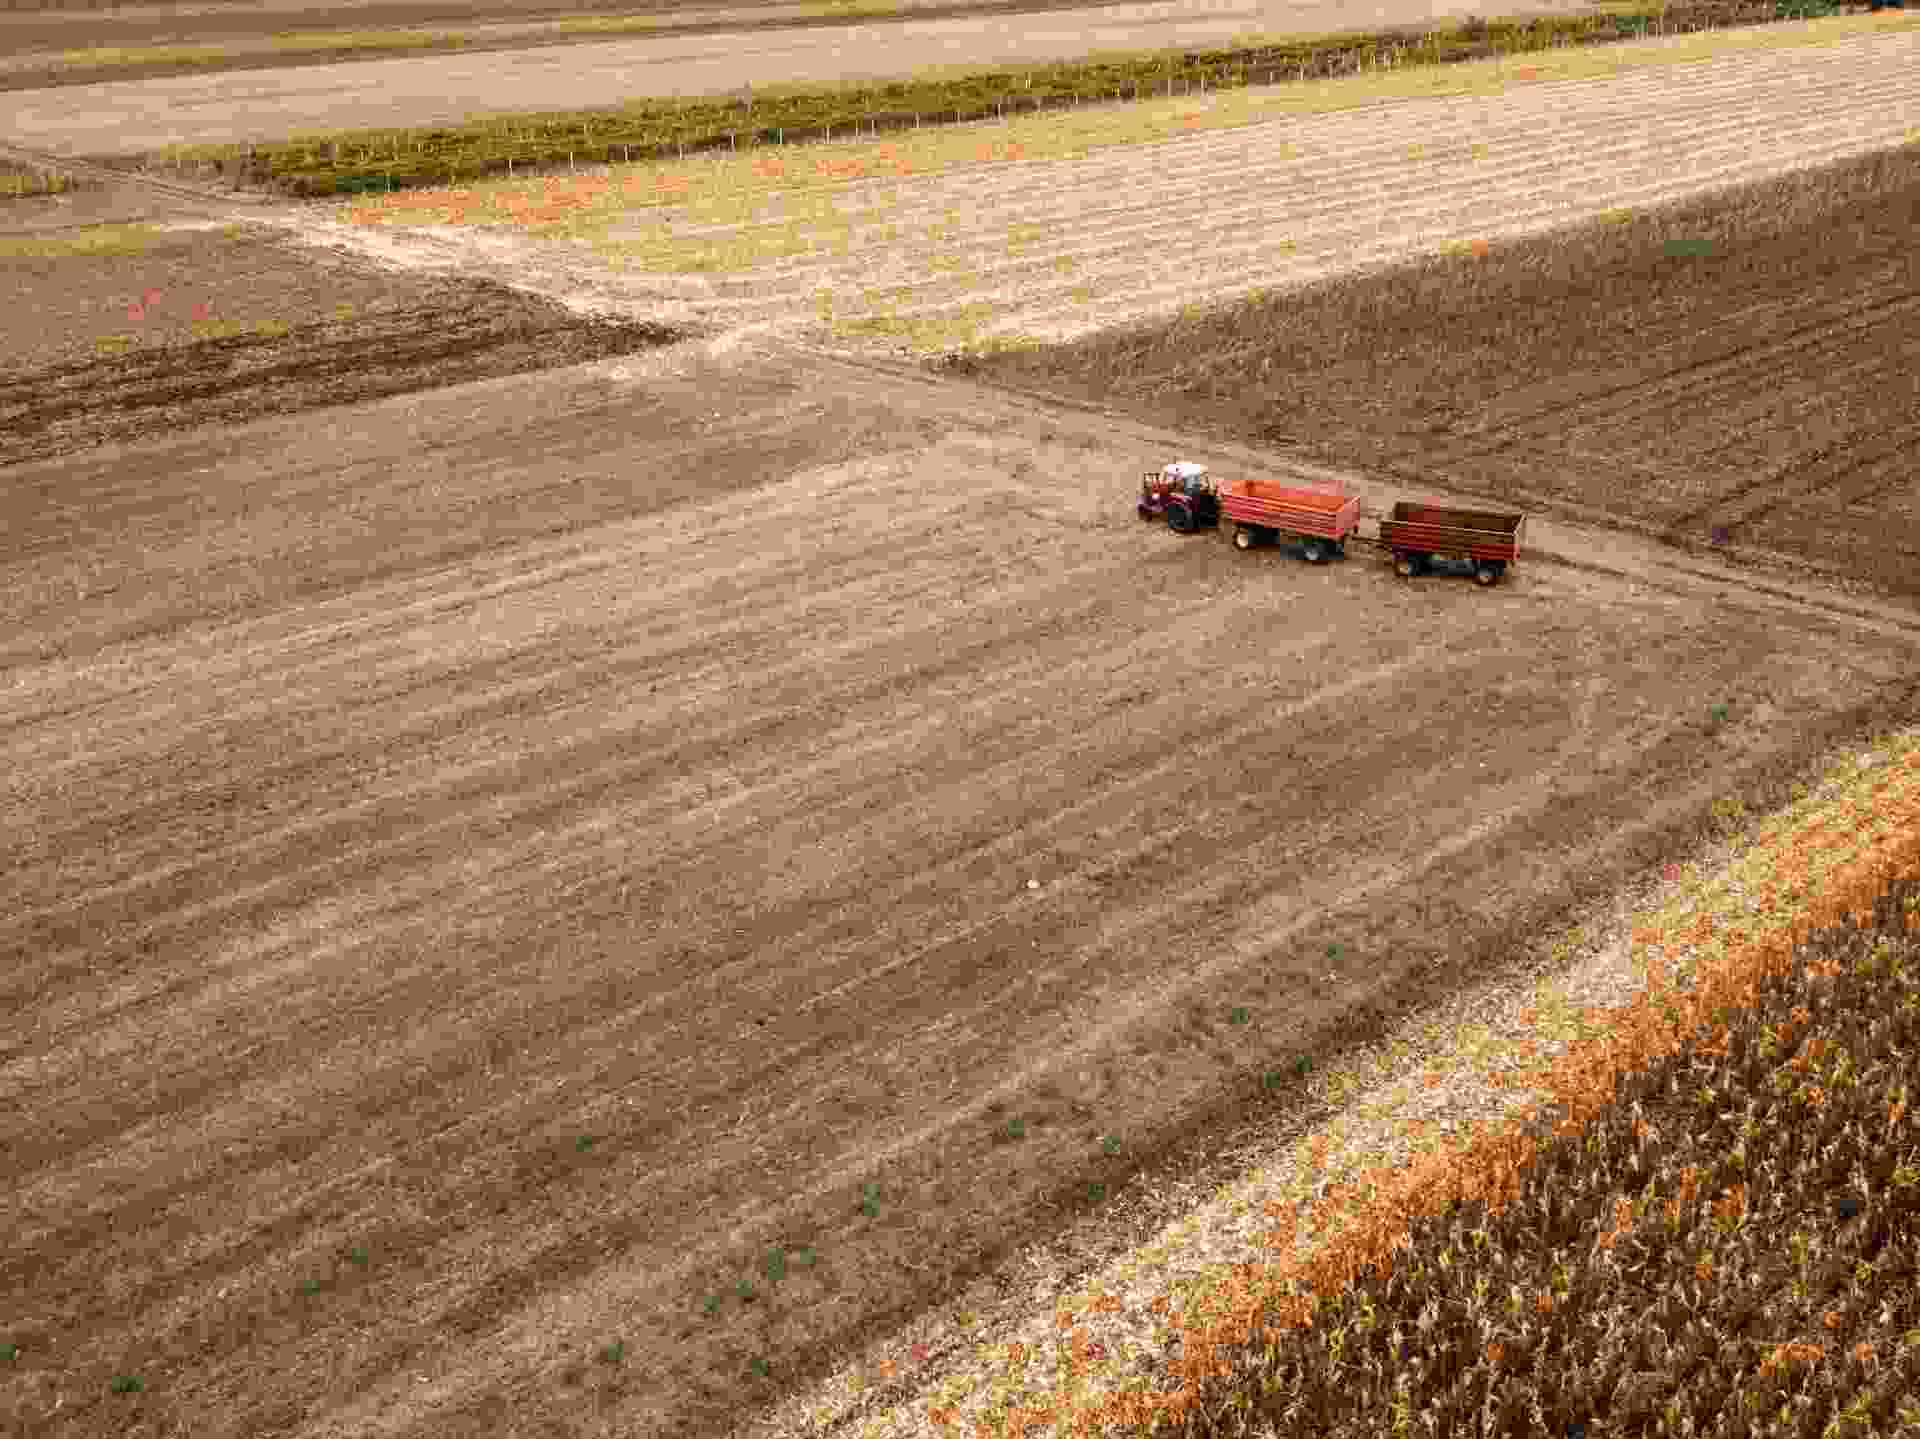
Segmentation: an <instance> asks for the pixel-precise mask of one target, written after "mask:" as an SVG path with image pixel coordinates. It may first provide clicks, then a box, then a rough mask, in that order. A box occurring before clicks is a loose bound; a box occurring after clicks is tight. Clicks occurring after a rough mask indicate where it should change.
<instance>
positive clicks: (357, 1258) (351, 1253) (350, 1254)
mask: <svg viewBox="0 0 1920 1439" xmlns="http://www.w3.org/2000/svg"><path fill="white" fill-rule="evenodd" d="M347 1258H348V1259H349V1260H350V1261H352V1262H353V1263H355V1264H357V1265H359V1266H360V1267H361V1268H362V1269H365V1268H366V1267H367V1266H368V1265H369V1264H371V1263H373V1256H372V1255H371V1254H369V1253H368V1252H367V1251H366V1250H365V1249H361V1248H357V1247H356V1248H353V1249H349V1250H348V1251H347Z"/></svg>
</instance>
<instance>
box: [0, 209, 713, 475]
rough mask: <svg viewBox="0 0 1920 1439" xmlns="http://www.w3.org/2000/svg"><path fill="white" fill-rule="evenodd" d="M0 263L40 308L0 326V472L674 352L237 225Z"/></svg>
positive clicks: (622, 323) (190, 227) (476, 285)
mask: <svg viewBox="0 0 1920 1439" xmlns="http://www.w3.org/2000/svg"><path fill="white" fill-rule="evenodd" d="M0 257H4V258H5V260H6V262H7V265H8V269H9V273H10V274H11V275H14V276H17V277H20V278H21V279H23V280H24V281H25V283H26V284H28V285H29V286H31V287H32V288H33V290H34V292H35V294H36V295H37V296H39V297H41V298H39V299H37V300H36V303H35V304H34V305H33V306H32V307H31V308H17V309H14V310H10V311H6V312H4V313H0V356H4V359H0V465H4V464H10V463H18V462H22V461H25V460H29V459H45V458H49V457H51V456H54V455H59V454H64V453H68V452H71V451H74V450H83V449H90V448H92V447H94V446H97V445H101V444H108V443H123V442H126V441H129V440H135V439H140V438H144V437H146V436H149V435H155V434H170V433H176V432H178V431H180V430H183V429H191V428H194V427H196V426H200V425H212V424H228V423H243V422H245V421H248V420H254V419H259V418H261V417H263V416H266V415H271V414H277V413H283V412H292V411H302V410H310V409H316V408H320V407H322V406H332V405H347V404H353V403H356V402H358V401H361V400H367V399H375V398H379V397H381V396H384V395H390V394H397V393H402V392H406V391H413V390H424V389H433V388H436V387H439V386H442V385H448V384H457V383H461V382H463V381H467V380H476V379H484V378H490V377H493V376H497V375H511V374H517V373H520V372H522V371H526V370H538V369H551V368H555V367H558V366H563V365H569V364H577V363H579V362H580V361H583V360H593V359H601V358H605V357H608V356H612V355H621V354H627V353H631V352H633V351H636V350H642V349H647V348H651V347H653V346H657V345H663V344H669V343H672V342H673V341H675V340H678V339H684V338H686V332H685V331H683V330H677V329H675V328H673V327H671V326H668V325H664V324H658V323H652V322H648V321H643V320H613V319H606V318H601V317H597V316H583V315H575V314H572V313H569V312H568V311H567V310H566V309H565V308H564V307H562V306H561V305H559V304H557V303H555V302H553V301H551V300H544V299H540V298H538V297H535V296H532V295H528V294H526V293H524V292H522V291H519V290H514V289H510V288H508V287H506V286H504V285H500V284H498V283H496V282H494V281H491V280H483V279H465V278H454V277H450V276H445V275H403V274H399V273H397V272H395V271H393V270H390V269H380V268H377V267H375V266H374V265H372V264H371V263H369V262H368V261H366V260H364V259H361V258H359V257H356V256H351V255H343V254H337V253H332V252H328V251H324V250H318V249H315V248H313V247H311V246H306V245H299V244H296V243H294V242H293V241H291V240H289V239H287V237H286V236H285V235H284V234H282V233H280V232H278V231H274V230H268V229H264V228H260V227H247V226H243V225H239V224H229V225H224V226H221V225H218V224H217V223H215V222H206V221H179V220H174V221H163V222H160V223H159V224H133V225H123V226H120V227H117V228H113V229H107V230H85V231H74V230H59V231H41V232H38V233H30V234H27V235H17V236H11V237H10V236H7V235H5V234H0Z"/></svg>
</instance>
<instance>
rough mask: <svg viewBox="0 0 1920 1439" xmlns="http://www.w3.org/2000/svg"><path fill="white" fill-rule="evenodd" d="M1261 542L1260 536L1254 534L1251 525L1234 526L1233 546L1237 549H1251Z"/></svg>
mask: <svg viewBox="0 0 1920 1439" xmlns="http://www.w3.org/2000/svg"><path fill="white" fill-rule="evenodd" d="M1259 543H1260V537H1259V536H1258V535H1256V534H1254V532H1253V530H1252V528H1251V527H1250V526H1248V525H1235V526H1234V527H1233V547H1234V548H1235V549H1236V550H1250V549H1252V548H1253V547H1254V546H1255V545H1257V544H1259Z"/></svg>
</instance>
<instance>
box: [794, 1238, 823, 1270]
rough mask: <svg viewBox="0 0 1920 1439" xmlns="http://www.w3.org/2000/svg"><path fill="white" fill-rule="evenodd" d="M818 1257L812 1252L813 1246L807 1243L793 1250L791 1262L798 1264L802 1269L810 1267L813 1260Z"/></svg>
mask: <svg viewBox="0 0 1920 1439" xmlns="http://www.w3.org/2000/svg"><path fill="white" fill-rule="evenodd" d="M819 1257H820V1256H819V1255H818V1254H816V1253H814V1251H813V1246H812V1245H811V1244H808V1245H805V1246H803V1247H802V1248H800V1249H796V1250H795V1251H794V1253H793V1262H794V1263H795V1264H798V1265H799V1266H800V1267H801V1268H802V1269H811V1268H812V1267H813V1265H814V1261H816V1260H817V1259H819Z"/></svg>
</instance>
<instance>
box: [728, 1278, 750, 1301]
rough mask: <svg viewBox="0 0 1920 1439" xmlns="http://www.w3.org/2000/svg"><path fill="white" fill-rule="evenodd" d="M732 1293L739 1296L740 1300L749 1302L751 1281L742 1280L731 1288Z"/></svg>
mask: <svg viewBox="0 0 1920 1439" xmlns="http://www.w3.org/2000/svg"><path fill="white" fill-rule="evenodd" d="M733 1292H734V1293H735V1294H737V1295H739V1296H740V1298H741V1299H743V1300H746V1301H748V1302H751V1301H752V1299H753V1281H752V1280H751V1279H742V1280H741V1281H740V1282H739V1283H738V1284H736V1285H734V1286H733Z"/></svg>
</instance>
